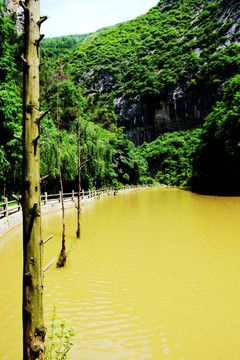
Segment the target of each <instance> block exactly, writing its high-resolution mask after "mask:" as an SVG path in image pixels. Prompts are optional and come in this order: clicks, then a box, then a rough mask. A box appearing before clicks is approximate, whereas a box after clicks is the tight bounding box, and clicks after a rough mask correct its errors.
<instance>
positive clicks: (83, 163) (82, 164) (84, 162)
mask: <svg viewBox="0 0 240 360" xmlns="http://www.w3.org/2000/svg"><path fill="white" fill-rule="evenodd" d="M93 158H94V156H91V157H90V158H89V159H87V160H85V161H83V162H82V163H81V168H82V167H83V166H84V165H85V164H86V163H87V162H89V161H90V160H92V159H93Z"/></svg>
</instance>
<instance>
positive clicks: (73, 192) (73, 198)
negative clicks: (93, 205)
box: [72, 190, 74, 201]
mask: <svg viewBox="0 0 240 360" xmlns="http://www.w3.org/2000/svg"><path fill="white" fill-rule="evenodd" d="M72 201H74V190H72Z"/></svg>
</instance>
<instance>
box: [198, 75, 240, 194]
mask: <svg viewBox="0 0 240 360" xmlns="http://www.w3.org/2000/svg"><path fill="white" fill-rule="evenodd" d="M239 168H240V75H237V76H235V77H234V78H233V79H232V80H230V81H229V82H228V83H227V84H226V86H225V89H224V96H223V100H222V101H221V102H218V103H217V104H216V107H215V108H214V109H213V112H212V113H211V114H209V116H208V117H207V119H206V122H205V124H204V127H203V129H202V133H201V136H200V139H199V144H198V146H197V148H196V152H195V154H194V163H193V177H192V180H191V185H192V188H193V189H194V190H197V191H201V192H210V193H221V194H223V193H225V194H236V193H238V194H239V193H240V191H239V183H240V173H239Z"/></svg>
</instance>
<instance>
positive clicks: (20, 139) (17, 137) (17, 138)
mask: <svg viewBox="0 0 240 360" xmlns="http://www.w3.org/2000/svg"><path fill="white" fill-rule="evenodd" d="M13 137H14V139H16V140H18V141H21V143H22V144H23V139H22V138H21V137H20V136H18V135H15V134H14V135H13Z"/></svg>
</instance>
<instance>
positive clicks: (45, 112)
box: [36, 105, 53, 124]
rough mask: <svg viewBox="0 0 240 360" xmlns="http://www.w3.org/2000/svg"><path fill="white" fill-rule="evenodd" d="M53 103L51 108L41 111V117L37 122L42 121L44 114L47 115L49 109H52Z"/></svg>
mask: <svg viewBox="0 0 240 360" xmlns="http://www.w3.org/2000/svg"><path fill="white" fill-rule="evenodd" d="M52 107H53V105H51V106H50V108H48V109H47V110H46V111H41V112H40V114H39V118H38V119H37V120H36V122H37V123H38V124H39V123H40V121H41V120H42V119H43V118H44V116H46V115H47V114H48V113H49V111H50V110H51V109H52Z"/></svg>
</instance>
